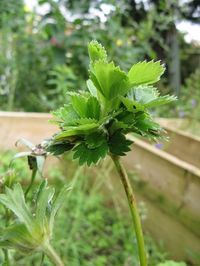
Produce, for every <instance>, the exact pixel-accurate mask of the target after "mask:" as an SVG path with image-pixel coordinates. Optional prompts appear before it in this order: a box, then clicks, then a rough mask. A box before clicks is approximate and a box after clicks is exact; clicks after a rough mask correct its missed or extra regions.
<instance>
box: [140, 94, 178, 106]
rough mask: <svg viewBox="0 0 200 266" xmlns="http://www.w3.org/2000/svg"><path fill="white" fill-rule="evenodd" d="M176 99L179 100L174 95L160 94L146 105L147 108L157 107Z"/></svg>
mask: <svg viewBox="0 0 200 266" xmlns="http://www.w3.org/2000/svg"><path fill="white" fill-rule="evenodd" d="M176 100H177V98H176V97H174V96H169V95H165V96H160V97H158V98H157V99H155V100H152V101H150V102H148V103H146V104H145V107H146V108H150V107H157V106H160V105H164V104H168V103H171V102H174V101H176Z"/></svg>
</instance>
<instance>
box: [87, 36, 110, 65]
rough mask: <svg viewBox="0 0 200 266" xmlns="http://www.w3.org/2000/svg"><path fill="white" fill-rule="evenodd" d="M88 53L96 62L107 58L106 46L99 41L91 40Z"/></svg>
mask: <svg viewBox="0 0 200 266" xmlns="http://www.w3.org/2000/svg"><path fill="white" fill-rule="evenodd" d="M88 53H89V57H90V60H91V61H92V62H95V61H97V60H104V61H106V60H107V53H106V50H105V48H104V47H103V46H102V45H101V44H100V43H98V42H97V41H91V42H90V43H89V44H88Z"/></svg>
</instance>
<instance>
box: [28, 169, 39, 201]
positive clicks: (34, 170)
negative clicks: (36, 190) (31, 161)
mask: <svg viewBox="0 0 200 266" xmlns="http://www.w3.org/2000/svg"><path fill="white" fill-rule="evenodd" d="M36 174H37V169H33V170H32V174H31V182H30V184H29V186H28V188H27V189H26V191H25V198H27V195H28V193H29V190H30V189H31V187H32V185H33V182H34V180H35V177H36Z"/></svg>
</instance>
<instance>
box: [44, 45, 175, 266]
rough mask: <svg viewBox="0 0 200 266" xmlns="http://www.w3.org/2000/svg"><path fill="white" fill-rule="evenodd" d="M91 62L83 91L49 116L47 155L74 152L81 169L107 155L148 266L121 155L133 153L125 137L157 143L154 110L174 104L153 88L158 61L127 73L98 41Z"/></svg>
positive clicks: (142, 259) (143, 262) (158, 130)
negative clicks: (132, 135)
mask: <svg viewBox="0 0 200 266" xmlns="http://www.w3.org/2000/svg"><path fill="white" fill-rule="evenodd" d="M88 51H89V57H90V64H89V80H87V88H88V90H87V91H80V92H76V93H75V92H68V94H67V96H68V101H67V102H66V104H65V105H64V106H62V107H61V108H59V109H58V110H56V111H54V112H53V115H54V118H53V122H54V123H56V124H58V126H59V128H60V131H59V132H58V133H56V134H55V135H54V136H53V137H52V138H51V139H50V140H49V142H48V143H47V144H46V151H47V152H49V153H51V154H53V155H61V154H63V153H64V152H66V151H70V150H71V151H72V152H73V158H74V159H77V160H78V161H79V164H80V165H83V164H87V165H88V166H90V165H92V164H97V163H98V162H99V161H100V160H101V159H104V158H105V157H106V156H107V155H109V156H110V157H111V158H112V160H113V162H114V164H115V166H116V170H117V171H118V173H119V176H120V178H121V181H122V184H123V186H124V189H125V192H126V195H127V199H128V203H129V206H130V211H131V214H132V219H133V224H134V227H135V232H136V237H137V243H138V250H139V258H140V264H141V266H146V265H147V258H146V252H145V245H144V240H143V233H142V227H141V222H140V217H139V214H138V210H137V204H136V200H135V196H134V193H133V190H132V187H131V184H130V181H129V179H128V176H127V173H126V171H125V168H124V167H123V165H122V163H121V161H120V157H121V156H124V155H126V153H127V152H128V151H130V150H131V145H132V141H130V140H129V139H128V137H127V134H128V133H135V134H138V135H140V136H143V137H146V138H150V139H153V140H156V139H158V138H160V137H161V136H162V133H163V130H162V128H161V127H160V126H159V124H157V123H156V122H154V121H153V118H152V116H151V114H150V112H149V109H150V108H152V107H156V106H160V105H164V104H167V103H170V102H172V101H174V100H175V97H173V96H169V95H166V96H160V95H159V92H158V91H157V89H156V88H155V87H154V86H153V84H154V83H156V82H157V81H159V79H160V77H161V75H162V74H163V72H164V70H165V69H164V66H163V65H162V64H161V63H160V61H157V62H154V61H150V62H146V61H144V62H139V63H137V64H134V65H133V66H132V67H131V69H130V70H129V71H128V73H126V72H124V71H123V70H121V69H120V67H119V66H116V65H115V64H114V62H110V61H109V60H108V56H107V53H106V50H105V49H104V47H103V46H102V45H101V44H99V43H98V42H96V41H92V42H90V43H89V45H88Z"/></svg>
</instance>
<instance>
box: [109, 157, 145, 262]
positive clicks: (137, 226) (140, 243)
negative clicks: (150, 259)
mask: <svg viewBox="0 0 200 266" xmlns="http://www.w3.org/2000/svg"><path fill="white" fill-rule="evenodd" d="M111 158H112V160H113V162H114V164H115V167H116V169H117V172H118V174H119V176H120V178H121V181H122V184H123V186H124V190H125V192H126V196H127V199H128V203H129V207H130V211H131V215H132V219H133V224H134V228H135V233H136V238H137V243H138V250H139V259H140V265H141V266H147V258H146V252H145V245H144V237H143V232H142V226H141V221H140V216H139V213H138V209H137V204H136V199H135V196H134V193H133V190H132V187H131V184H130V181H129V178H128V175H127V173H126V170H125V168H124V167H123V165H122V163H121V162H120V160H119V157H118V156H114V155H111Z"/></svg>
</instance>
